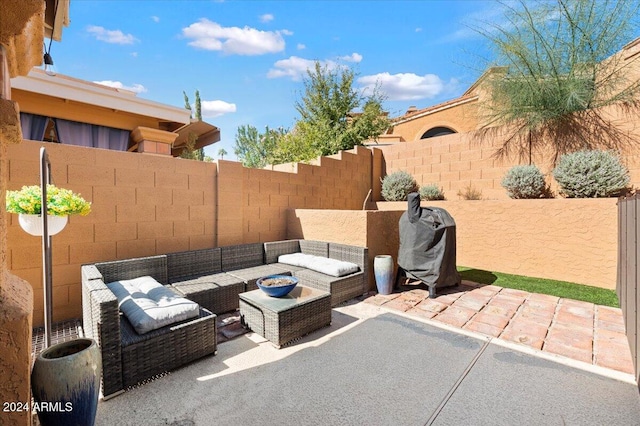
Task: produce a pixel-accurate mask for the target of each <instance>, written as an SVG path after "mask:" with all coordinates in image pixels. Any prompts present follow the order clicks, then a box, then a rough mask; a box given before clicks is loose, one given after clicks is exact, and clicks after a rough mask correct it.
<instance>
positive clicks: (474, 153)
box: [374, 122, 640, 200]
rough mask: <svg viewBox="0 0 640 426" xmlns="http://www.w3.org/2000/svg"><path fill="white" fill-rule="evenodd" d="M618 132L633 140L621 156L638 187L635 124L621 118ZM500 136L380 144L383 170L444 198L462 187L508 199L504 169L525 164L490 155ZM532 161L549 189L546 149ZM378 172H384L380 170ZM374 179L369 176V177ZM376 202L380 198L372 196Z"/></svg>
mask: <svg viewBox="0 0 640 426" xmlns="http://www.w3.org/2000/svg"><path fill="white" fill-rule="evenodd" d="M624 131H625V132H628V134H629V135H632V137H633V138H635V140H636V141H637V142H636V145H634V146H631V147H629V148H627V149H625V150H623V151H622V154H621V158H622V161H623V163H624V164H625V165H626V166H627V168H628V169H629V174H630V177H631V184H632V185H633V186H634V187H636V188H637V187H640V123H638V124H636V123H633V122H626V124H625V127H624ZM502 138H504V134H499V133H498V134H496V135H495V136H491V137H480V136H479V135H478V134H476V133H457V134H452V135H446V136H439V137H435V138H430V139H422V140H416V141H412V142H401V143H396V144H394V145H384V146H383V145H380V146H377V147H376V148H378V149H380V150H381V151H382V153H383V156H384V164H385V166H386V169H385V170H383V172H385V171H386V174H390V173H393V172H395V171H398V170H403V171H406V172H408V173H410V174H411V175H412V176H413V177H414V178H415V179H416V181H417V182H418V183H419V184H420V185H428V184H431V183H435V184H436V185H438V186H440V187H442V188H443V190H444V193H445V197H446V198H447V199H448V200H459V199H461V198H460V197H459V196H458V192H459V191H462V192H464V191H465V189H466V188H467V187H472V188H474V189H477V190H480V191H482V199H489V200H500V199H508V198H509V197H508V195H507V192H506V190H505V189H504V188H503V187H502V185H501V182H502V179H503V177H504V175H505V173H506V172H507V171H508V170H509V169H510V168H511V167H513V166H515V165H518V164H528V158H526V159H522V158H518V156H517V155H513V156H511V157H510V158H505V159H496V158H495V157H494V153H495V152H496V149H497V148H498V147H499V146H500V145H501V140H502ZM533 163H534V164H535V165H537V166H538V167H539V168H540V170H541V171H542V173H544V174H545V176H546V180H547V183H548V184H549V185H550V187H551V190H552V191H554V192H555V193H556V196H557V197H559V195H557V192H558V191H557V190H558V186H557V183H556V182H555V181H554V179H553V177H552V171H553V168H554V166H553V162H552V155H551V154H549V153H546V154H544V153H542V154H541V153H534V157H533ZM382 176H384V173H383V174H382ZM374 179H375V178H374ZM376 200H382V198H381V197H377V198H376Z"/></svg>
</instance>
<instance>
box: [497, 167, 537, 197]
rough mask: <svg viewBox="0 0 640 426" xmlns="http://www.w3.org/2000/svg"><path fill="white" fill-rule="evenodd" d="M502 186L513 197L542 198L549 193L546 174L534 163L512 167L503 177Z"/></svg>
mask: <svg viewBox="0 0 640 426" xmlns="http://www.w3.org/2000/svg"><path fill="white" fill-rule="evenodd" d="M502 186H503V187H504V188H505V189H506V190H507V194H509V197H511V198H540V197H542V196H544V195H546V193H547V186H546V183H545V181H544V175H543V174H542V172H541V171H540V169H538V167H536V166H534V165H528V166H514V167H512V168H510V169H509V171H507V174H505V175H504V178H503V179H502Z"/></svg>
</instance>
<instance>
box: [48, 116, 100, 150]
mask: <svg viewBox="0 0 640 426" xmlns="http://www.w3.org/2000/svg"><path fill="white" fill-rule="evenodd" d="M55 123H56V133H57V135H58V141H59V142H60V143H64V144H67V145H77V146H89V147H91V146H93V136H92V131H91V128H92V127H93V126H92V125H91V124H87V123H79V122H77V121H69V120H63V119H61V118H56V119H55Z"/></svg>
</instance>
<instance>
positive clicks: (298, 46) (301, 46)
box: [296, 43, 307, 50]
mask: <svg viewBox="0 0 640 426" xmlns="http://www.w3.org/2000/svg"><path fill="white" fill-rule="evenodd" d="M306 48H307V46H305V45H304V44H302V43H298V45H297V46H296V49H298V50H304V49H306Z"/></svg>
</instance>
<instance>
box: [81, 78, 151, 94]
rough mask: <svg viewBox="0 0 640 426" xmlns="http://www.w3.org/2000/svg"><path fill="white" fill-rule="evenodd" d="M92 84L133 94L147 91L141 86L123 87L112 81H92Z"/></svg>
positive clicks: (119, 83)
mask: <svg viewBox="0 0 640 426" xmlns="http://www.w3.org/2000/svg"><path fill="white" fill-rule="evenodd" d="M94 83H96V84H101V85H103V86H109V87H113V88H114V89H124V90H129V91H131V92H134V93H144V92H146V91H147V89H146V87H144V86H143V85H142V84H132V85H131V86H125V85H124V84H122V83H121V82H119V81H112V80H104V81H94Z"/></svg>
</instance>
